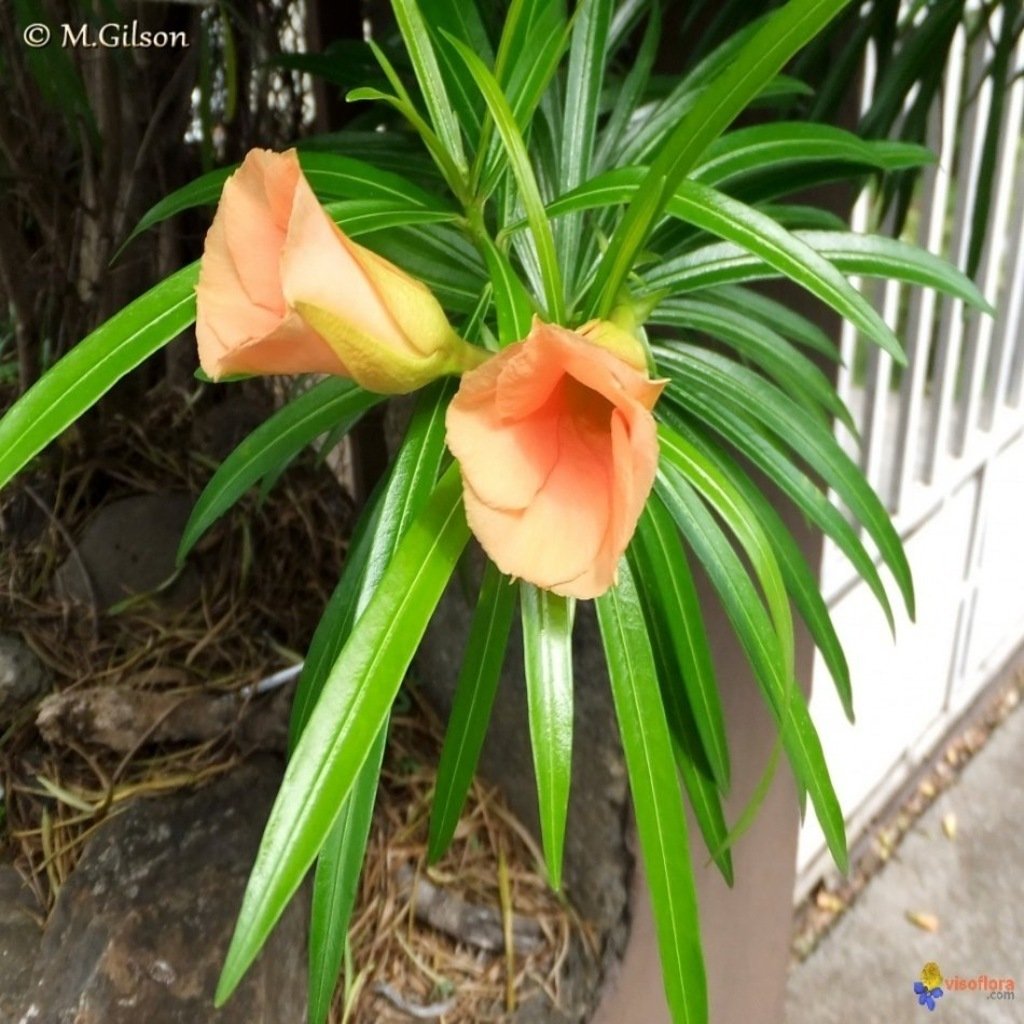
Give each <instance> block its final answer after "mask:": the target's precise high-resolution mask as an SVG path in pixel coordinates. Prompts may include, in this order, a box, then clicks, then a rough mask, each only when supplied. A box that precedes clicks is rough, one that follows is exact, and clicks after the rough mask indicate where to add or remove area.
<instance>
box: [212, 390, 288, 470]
mask: <svg viewBox="0 0 1024 1024" xmlns="http://www.w3.org/2000/svg"><path fill="white" fill-rule="evenodd" d="M250 383H251V382H250ZM217 390H218V391H221V392H223V391H227V392H228V394H226V395H224V397H223V398H222V399H221V401H219V402H217V403H216V404H214V405H210V406H207V408H205V409H204V410H203V411H202V412H201V413H200V414H199V415H198V416H197V417H196V420H195V424H194V426H193V428H192V442H193V444H194V445H195V446H196V447H197V448H198V449H199V451H201V452H204V453H205V454H207V455H209V456H210V458H212V459H215V460H216V461H217V462H223V461H224V459H225V458H227V456H228V455H230V454H231V452H233V451H234V450H235V448H236V447H237V446H238V445H239V444H240V443H241V442H242V441H244V440H245V439H246V438H247V437H248V436H249V434H251V433H252V432H253V431H254V430H255V429H256V428H257V427H258V426H260V424H262V423H263V422H264V421H265V420H266V419H267V418H268V417H269V416H270V415H271V414H272V413H273V412H274V404H273V402H272V400H271V397H270V395H269V394H268V393H267V391H266V389H265V388H263V387H258V388H254V387H251V386H250V387H249V388H248V389H247V388H246V387H245V386H244V385H243V386H242V387H239V386H238V385H235V386H233V387H231V388H218V389H217Z"/></svg>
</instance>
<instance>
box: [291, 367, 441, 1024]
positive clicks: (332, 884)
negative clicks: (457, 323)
mask: <svg viewBox="0 0 1024 1024" xmlns="http://www.w3.org/2000/svg"><path fill="white" fill-rule="evenodd" d="M451 390H452V387H451V385H450V384H448V383H444V382H441V383H438V384H435V385H433V386H432V387H430V388H428V389H426V390H424V391H423V392H421V394H420V397H419V400H418V402H417V406H416V409H415V411H414V413H413V417H412V420H411V422H410V424H409V427H408V430H407V431H406V436H405V440H404V442H403V444H402V447H401V448H400V449H399V452H398V455H397V456H396V458H395V461H394V464H393V465H392V467H391V471H390V473H389V475H388V477H387V479H386V483H384V484H382V485H381V486H380V487H378V489H377V490H376V491H375V492H374V494H373V495H372V496H371V499H370V501H369V502H368V506H367V509H366V510H365V511H364V514H363V516H362V517H361V519H360V521H359V524H358V526H357V529H356V532H355V535H354V536H353V538H352V541H351V543H350V545H349V551H348V557H347V559H346V563H345V570H344V572H343V573H342V577H341V580H340V581H339V583H338V586H337V587H336V588H335V591H334V593H333V594H332V595H331V599H330V601H329V602H328V605H327V608H326V609H325V611H324V614H323V617H322V618H321V620H320V623H319V625H318V626H317V629H316V633H315V634H314V637H313V642H312V644H311V646H310V649H309V653H308V654H307V656H306V663H305V666H304V667H303V672H302V676H301V677H300V679H299V687H298V690H297V692H296V695H295V699H294V701H293V704H292V721H291V735H290V744H291V746H292V747H294V746H295V744H296V743H297V742H298V737H299V735H300V734H301V732H302V729H303V728H304V726H305V724H306V722H307V721H308V719H309V715H310V714H311V712H312V708H313V706H314V705H315V702H316V700H317V699H318V697H319V695H320V692H321V690H322V689H323V686H324V684H325V683H326V681H327V678H328V676H329V674H330V669H331V666H332V665H333V664H334V662H335V661H336V660H337V658H338V655H339V654H340V652H341V650H342V648H343V647H344V645H345V642H346V641H347V640H348V637H349V634H350V633H351V630H352V625H353V623H354V622H355V621H356V619H357V618H358V617H359V615H361V614H362V612H363V610H364V609H365V607H366V605H367V603H368V601H369V599H370V597H371V596H372V595H373V593H374V591H375V590H376V588H377V586H378V585H379V583H380V579H381V576H382V575H383V572H384V570H385V568H386V567H387V565H388V564H389V562H390V560H391V555H392V552H393V549H394V547H395V545H396V544H397V542H398V539H399V538H400V537H401V536H402V535H403V534H404V532H405V529H406V527H407V526H408V524H409V522H410V520H411V519H412V518H413V517H414V516H415V514H416V513H417V512H418V511H419V510H420V509H421V508H422V507H423V505H424V503H425V502H426V501H427V499H428V497H429V495H430V491H431V489H432V488H433V486H434V482H435V481H436V479H437V473H438V470H439V467H440V463H441V458H442V455H443V452H444V411H445V409H446V407H447V400H448V397H449V396H450V394H451ZM386 737H387V727H386V725H385V726H382V727H381V729H380V731H379V732H378V734H377V738H376V739H375V740H374V742H373V745H372V746H371V748H370V754H369V756H368V758H367V761H366V763H365V764H364V765H363V767H362V768H360V770H359V773H358V774H357V776H356V779H355V782H354V783H353V786H352V791H351V792H350V793H349V795H348V797H347V798H346V800H345V802H344V804H343V806H342V809H341V813H340V814H339V816H338V819H337V820H336V821H335V822H334V824H333V825H332V826H331V829H330V831H329V833H328V835H327V838H326V839H325V841H324V845H323V847H322V848H321V851H320V855H319V857H318V859H317V866H316V873H315V878H314V887H313V900H312V910H311V916H310V950H309V1018H310V1022H311V1024H322V1021H323V1020H324V1019H326V1013H327V1011H328V1008H329V1006H330V999H331V996H332V993H333V992H334V988H335V986H336V984H337V979H338V974H339V971H340V969H341V962H342V954H343V952H344V948H345V938H346V934H347V932H348V925H349V919H350V917H351V913H352V907H353V904H354V901H355V896H356V892H357V890H358V883H359V875H360V872H361V870H362V866H363V861H364V859H365V853H366V844H367V841H368V839H369V834H370V826H371V824H372V816H373V806H374V803H375V800H376V794H377V785H378V781H379V777H380V770H381V763H382V759H383V756H384V746H385V741H386Z"/></svg>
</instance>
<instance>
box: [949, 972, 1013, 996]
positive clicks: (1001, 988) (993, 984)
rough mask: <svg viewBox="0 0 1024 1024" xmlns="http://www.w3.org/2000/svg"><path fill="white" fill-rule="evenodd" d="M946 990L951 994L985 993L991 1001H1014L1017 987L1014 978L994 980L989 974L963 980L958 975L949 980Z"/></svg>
mask: <svg viewBox="0 0 1024 1024" xmlns="http://www.w3.org/2000/svg"><path fill="white" fill-rule="evenodd" d="M946 988H947V989H949V991H950V992H984V993H986V994H987V995H988V997H989V999H1013V997H1014V993H1015V992H1016V988H1017V986H1016V985H1015V984H1014V981H1013V978H1005V977H1004V978H998V977H996V978H993V977H990V976H989V975H987V974H977V975H975V976H974V977H973V978H961V977H959V976H957V975H954V976H953V977H950V978H947V979H946ZM997 993H1001V994H997Z"/></svg>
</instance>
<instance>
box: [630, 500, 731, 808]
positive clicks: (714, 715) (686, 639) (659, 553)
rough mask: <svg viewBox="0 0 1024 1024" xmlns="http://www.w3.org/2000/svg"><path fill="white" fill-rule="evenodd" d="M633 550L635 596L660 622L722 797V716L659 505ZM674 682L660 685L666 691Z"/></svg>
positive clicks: (678, 547) (696, 610) (679, 558)
mask: <svg viewBox="0 0 1024 1024" xmlns="http://www.w3.org/2000/svg"><path fill="white" fill-rule="evenodd" d="M634 546H635V547H636V548H637V550H638V552H639V553H640V554H641V555H642V561H643V565H644V569H645V571H644V572H643V573H642V574H639V573H638V578H639V583H640V587H641V591H642V592H643V594H644V596H645V597H646V596H647V595H649V596H650V600H651V602H652V604H656V605H657V608H658V612H659V616H660V618H662V619H663V620H664V623H665V627H666V633H667V636H668V638H669V642H670V644H671V651H672V654H673V655H674V661H675V663H676V664H677V665H678V666H679V672H680V675H681V679H682V686H683V689H684V691H685V694H686V699H687V701H688V704H689V707H691V708H692V709H693V716H694V720H695V723H696V729H697V733H698V735H699V738H700V744H701V748H702V750H703V752H704V755H705V757H706V759H707V764H708V767H709V769H710V771H711V774H712V777H713V778H714V780H715V782H716V783H717V785H718V788H719V789H721V790H722V792H723V793H727V792H728V791H729V776H730V771H729V746H728V740H727V739H726V732H725V713H724V712H723V710H722V700H721V697H720V696H719V693H718V686H717V684H716V682H715V668H714V663H713V662H712V659H711V647H710V645H709V643H708V636H707V632H706V631H705V629H704V616H703V613H702V612H701V607H700V598H699V597H698V595H697V588H696V585H695V584H694V581H693V576H692V574H691V573H690V567H689V565H688V564H687V561H686V553H685V552H684V551H683V546H682V544H680V542H679V533H678V531H677V530H676V528H675V524H674V522H673V521H672V518H671V516H669V514H668V512H667V511H666V510H665V508H664V506H663V505H661V504H660V503H659V502H657V501H651V502H649V503H648V505H647V507H646V508H645V509H644V512H643V515H642V516H641V517H640V524H639V527H638V529H637V533H636V543H635V545H634ZM674 682H675V681H674V680H671V679H668V680H665V683H666V685H667V686H671V685H672V684H674ZM667 704H668V701H667V700H666V705H667Z"/></svg>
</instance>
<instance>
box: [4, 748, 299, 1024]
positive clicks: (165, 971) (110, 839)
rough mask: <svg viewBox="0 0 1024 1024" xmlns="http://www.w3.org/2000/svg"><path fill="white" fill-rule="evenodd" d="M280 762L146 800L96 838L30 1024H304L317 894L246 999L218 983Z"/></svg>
mask: <svg viewBox="0 0 1024 1024" xmlns="http://www.w3.org/2000/svg"><path fill="white" fill-rule="evenodd" d="M279 782H280V763H279V762H278V761H277V759H272V758H267V759H265V760H260V761H254V762H251V763H249V764H247V765H246V766H244V767H243V768H241V769H239V770H238V771H236V772H233V773H232V774H231V775H229V776H227V777H226V778H223V779H221V780H219V781H218V782H216V783H214V784H212V785H210V786H208V787H206V788H204V789H201V790H199V791H197V792H195V793H189V794H178V795H175V796H171V797H166V798H162V799H159V800H139V801H137V802H135V803H134V804H132V805H131V806H130V807H129V808H128V809H127V810H125V811H124V812H122V813H121V814H119V815H117V816H116V817H115V818H113V819H112V820H110V821H109V822H107V823H106V824H105V825H103V827H102V828H101V829H99V830H98V831H97V832H96V834H95V835H94V836H93V837H92V838H91V839H90V840H89V843H88V846H87V847H86V849H85V852H84V853H83V855H82V859H81V861H80V862H79V864H78V866H77V868H76V870H75V871H74V872H72V874H71V876H70V877H69V878H68V881H67V882H66V883H65V885H64V887H63V888H62V889H61V891H60V895H59V897H58V899H57V903H56V906H55V908H54V910H53V913H52V914H51V917H50V920H49V922H48V923H47V926H46V930H45V932H44V935H43V941H42V947H41V950H40V955H39V962H38V963H37V965H36V968H35V970H34V972H33V978H32V984H31V986H30V988H29V990H28V994H27V995H26V997H25V1003H24V1006H23V1009H22V1016H21V1017H20V1019H19V1018H15V1020H19V1024H20V1022H21V1021H23V1022H25V1024H140V1022H142V1021H145V1022H146V1024H302V1022H304V1021H305V1019H306V984H307V979H306V927H307V915H306V908H305V904H306V901H305V899H304V898H303V897H302V896H301V895H300V896H299V897H298V898H297V899H296V900H293V901H292V904H291V905H290V906H289V907H288V909H287V910H286V912H285V914H284V916H283V917H282V919H281V922H280V923H279V925H278V927H277V928H276V929H275V930H274V932H273V933H272V935H271V937H270V940H269V942H268V944H267V946H266V947H265V950H264V952H263V953H262V954H261V956H260V957H259V959H258V960H257V961H256V963H255V964H254V965H253V967H252V968H251V970H250V971H249V973H248V975H247V976H246V978H245V979H244V980H243V982H242V984H241V986H240V987H239V989H238V990H237V992H236V994H235V995H234V997H233V998H232V999H231V1000H230V1001H229V1002H228V1004H227V1005H226V1006H225V1007H224V1008H223V1009H221V1010H218V1011H215V1010H214V1009H213V993H214V990H215V988H216V983H217V977H218V974H219V972H220V967H221V964H222V963H223V959H224V955H225V953H226V951H227V946H228V942H229V940H230V937H231V933H232V930H233V928H234V922H235V915H236V914H237V912H238V908H239V904H240V902H241V897H242V892H243V890H244V887H245V883H246V879H247V877H248V874H249V871H250V868H251V867H252V862H253V858H254V857H255V854H256V849H257V846H258V844H259V839H260V835H261V832H262V829H263V825H264V822H265V820H266V816H267V814H268V812H269V808H270V804H271V802H272V800H273V797H274V794H275V792H276V789H277V786H278V784H279Z"/></svg>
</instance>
